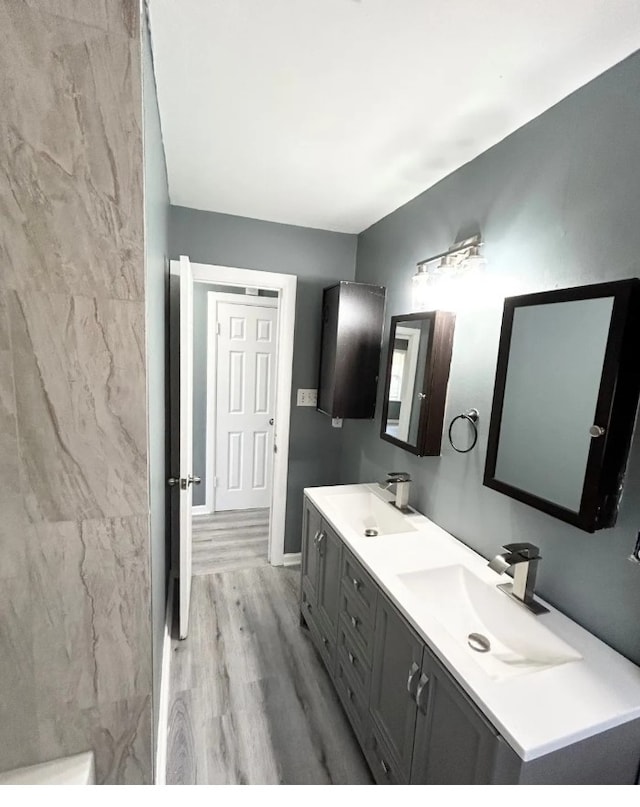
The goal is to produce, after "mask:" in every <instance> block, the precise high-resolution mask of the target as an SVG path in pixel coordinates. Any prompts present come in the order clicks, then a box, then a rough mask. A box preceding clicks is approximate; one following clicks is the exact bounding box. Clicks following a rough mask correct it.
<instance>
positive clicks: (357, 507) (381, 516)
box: [327, 491, 415, 535]
mask: <svg viewBox="0 0 640 807" xmlns="http://www.w3.org/2000/svg"><path fill="white" fill-rule="evenodd" d="M327 502H329V503H330V504H331V506H332V507H334V508H336V509H337V510H339V511H340V517H341V520H343V521H344V522H346V523H347V524H348V525H349V526H350V527H351V528H352V529H354V530H355V531H356V532H357V533H360V534H361V535H364V534H365V530H374V531H375V533H376V534H377V535H395V534H397V533H401V532H415V527H414V526H413V525H412V524H411V523H410V522H409V520H408V519H407V517H406V516H405V515H404V514H403V513H401V512H400V511H399V510H396V509H395V508H394V506H393V505H392V504H390V503H389V502H387V501H384V500H383V499H381V498H379V497H378V496H376V495H375V493H369V492H366V491H362V492H356V493H332V494H330V495H329V496H327Z"/></svg>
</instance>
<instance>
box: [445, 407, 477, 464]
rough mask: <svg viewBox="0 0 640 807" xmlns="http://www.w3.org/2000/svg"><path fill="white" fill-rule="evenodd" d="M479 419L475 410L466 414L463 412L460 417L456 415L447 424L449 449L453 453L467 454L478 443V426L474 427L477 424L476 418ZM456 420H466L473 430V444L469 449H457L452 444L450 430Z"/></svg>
mask: <svg viewBox="0 0 640 807" xmlns="http://www.w3.org/2000/svg"><path fill="white" fill-rule="evenodd" d="M479 417H480V413H479V412H478V410H477V409H470V410H469V411H468V412H463V413H462V414H460V415H456V417H454V419H453V420H452V421H451V423H450V424H449V442H450V443H451V448H453V450H454V451H457V452H458V454H468V453H469V451H472V450H473V449H474V448H475V446H476V443H477V442H478V426H477V425H476V424H477V422H478V418H479ZM456 420H467V421H468V422H469V423H470V424H471V428H472V429H473V442H472V443H471V445H470V446H469V448H458V446H456V445H455V443H454V442H453V438H452V437H451V430H452V429H453V424H454V423H455V422H456Z"/></svg>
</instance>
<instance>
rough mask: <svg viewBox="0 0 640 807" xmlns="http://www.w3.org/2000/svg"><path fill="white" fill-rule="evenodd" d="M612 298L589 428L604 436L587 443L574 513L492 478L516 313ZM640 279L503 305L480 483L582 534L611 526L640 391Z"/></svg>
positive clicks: (513, 300)
mask: <svg viewBox="0 0 640 807" xmlns="http://www.w3.org/2000/svg"><path fill="white" fill-rule="evenodd" d="M600 297H613V308H612V312H611V319H610V323H609V333H608V337H607V342H606V348H605V353H604V361H603V365H602V375H601V378H600V387H599V391H598V397H597V403H596V411H595V414H594V421H593V422H594V424H599V425H600V426H601V427H602V428H604V433H603V436H602V437H601V438H599V439H593V438H592V439H591V443H590V446H589V452H588V456H587V462H586V470H585V477H584V486H583V489H582V496H581V501H580V509H579V511H577V512H576V511H573V510H569V509H566V508H564V507H562V506H560V505H558V504H556V503H554V502H551V501H548V500H547V499H543V498H539V497H538V496H535V495H532V494H531V493H529V492H527V491H526V490H521V489H519V488H517V487H513V486H511V485H509V484H507V483H505V482H503V481H501V480H499V479H496V478H495V473H496V461H497V456H498V444H499V438H500V424H501V421H502V414H503V404H504V392H505V384H506V378H507V369H508V363H509V352H510V347H511V334H512V328H513V319H514V314H515V311H516V309H517V308H518V307H521V306H535V305H545V304H549V303H563V302H572V301H576V300H589V299H596V298H600ZM639 343H640V280H639V279H637V278H632V279H629V280H620V281H614V282H611V283H599V284H594V285H590V286H579V287H576V288H569V289H561V290H556V291H548V292H542V293H538V294H528V295H521V296H519V297H509V298H507V299H506V300H505V304H504V314H503V319H502V330H501V334H500V345H499V349H498V363H497V368H496V380H495V387H494V393H493V404H492V409H491V421H490V425H489V437H488V446H487V459H486V465H485V472H484V484H485V485H486V486H487V487H489V488H492V489H493V490H497V491H499V492H501V493H504V494H506V495H507V496H510V497H511V498H513V499H517V500H518V501H521V502H524V503H525V504H528V505H530V506H531V507H535V508H536V509H538V510H542V511H543V512H545V513H548V514H549V515H551V516H554V517H555V518H558V519H561V520H562V521H566V522H568V523H569V524H573V525H574V526H576V527H579V528H580V529H582V530H585V531H587V532H595V531H596V530H598V529H603V528H606V527H612V526H613V525H614V524H615V521H616V518H617V514H618V506H619V501H620V496H621V493H622V486H623V483H624V474H625V471H626V465H627V459H628V455H629V449H630V447H631V439H632V436H633V428H634V423H635V418H636V410H637V407H638V397H639V392H640V361H639V359H638V345H639Z"/></svg>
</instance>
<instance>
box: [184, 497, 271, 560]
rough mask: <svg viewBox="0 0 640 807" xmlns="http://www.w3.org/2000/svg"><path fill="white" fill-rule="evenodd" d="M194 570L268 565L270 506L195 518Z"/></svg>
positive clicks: (226, 511) (227, 511)
mask: <svg viewBox="0 0 640 807" xmlns="http://www.w3.org/2000/svg"><path fill="white" fill-rule="evenodd" d="M192 540H193V545H192V550H193V573H194V574H211V573H213V572H222V571H231V570H233V569H246V568H249V567H255V566H266V565H267V563H268V561H267V550H268V543H269V508H268V507H266V508H260V509H254V510H225V511H223V512H220V513H213V514H211V515H206V516H194V517H193V539H192Z"/></svg>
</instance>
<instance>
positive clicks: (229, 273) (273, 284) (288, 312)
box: [191, 263, 298, 566]
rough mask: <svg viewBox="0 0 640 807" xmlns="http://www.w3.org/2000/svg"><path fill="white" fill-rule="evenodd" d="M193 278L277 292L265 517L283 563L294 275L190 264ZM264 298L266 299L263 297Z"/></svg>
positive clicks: (276, 558) (272, 548)
mask: <svg viewBox="0 0 640 807" xmlns="http://www.w3.org/2000/svg"><path fill="white" fill-rule="evenodd" d="M191 268H192V271H193V279H194V281H195V282H197V283H213V284H215V285H223V286H224V285H227V286H236V287H237V286H241V287H242V286H244V287H245V288H246V287H252V288H259V289H268V290H272V291H277V292H278V297H279V307H278V335H277V346H278V348H277V350H278V374H277V381H276V405H275V421H276V445H277V447H278V451H277V452H276V453H275V454H274V457H273V488H272V491H271V518H270V519H269V562H270V563H271V564H272V565H273V566H282V564H283V562H284V529H285V515H286V507H287V478H288V475H289V428H290V418H291V385H292V369H293V339H294V329H295V321H296V288H297V280H298V279H297V277H296V276H295V275H285V274H279V273H276V272H260V271H257V270H255V269H239V268H236V267H231V266H216V265H210V264H206V263H192V264H191ZM266 299H268V298H266Z"/></svg>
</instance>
